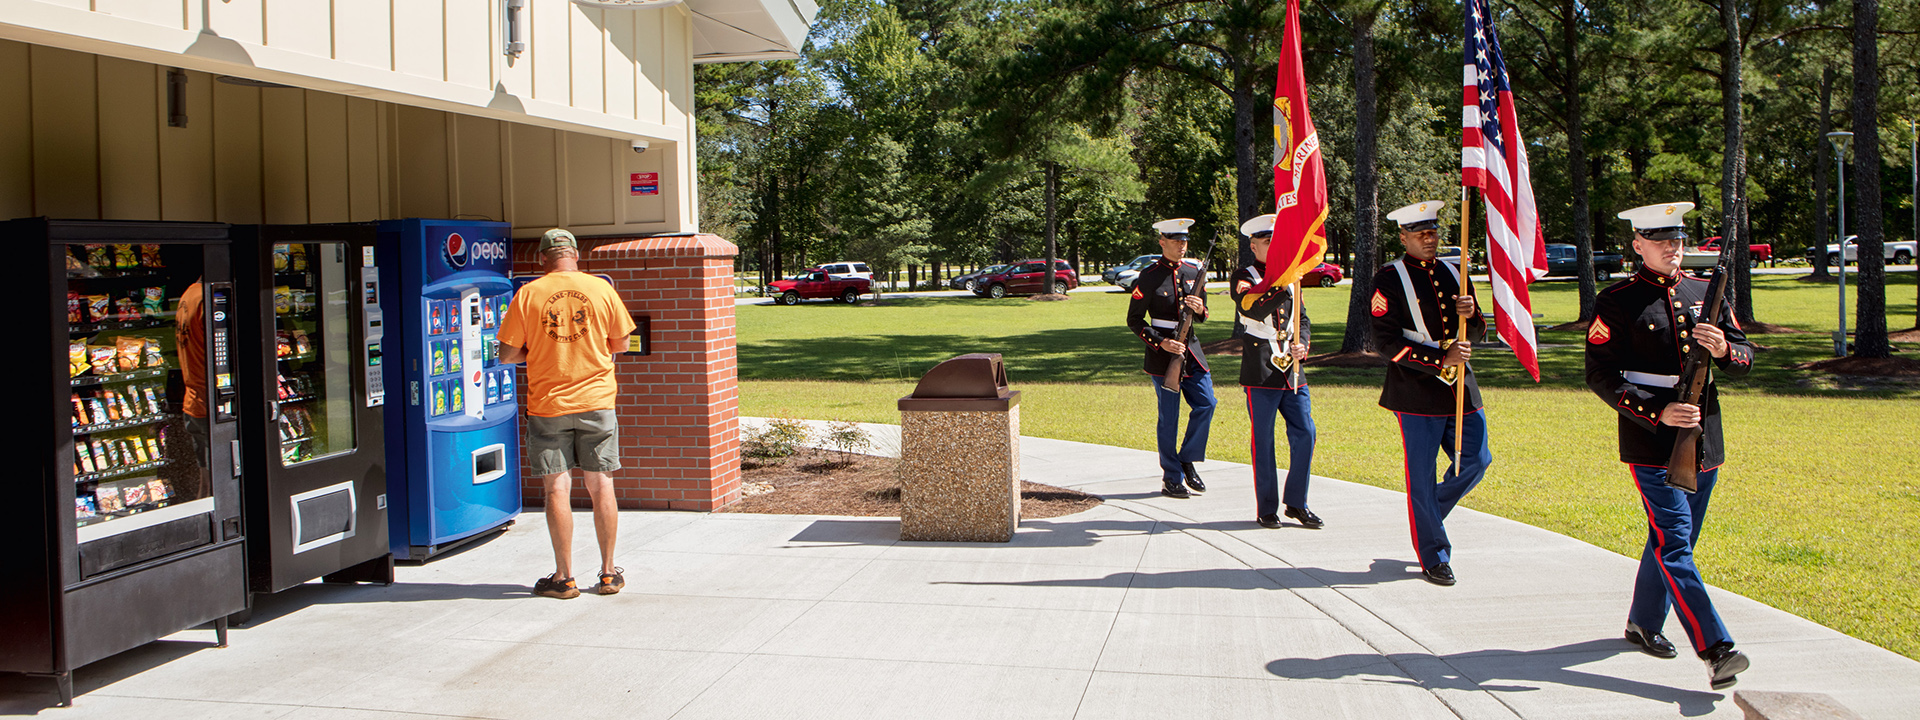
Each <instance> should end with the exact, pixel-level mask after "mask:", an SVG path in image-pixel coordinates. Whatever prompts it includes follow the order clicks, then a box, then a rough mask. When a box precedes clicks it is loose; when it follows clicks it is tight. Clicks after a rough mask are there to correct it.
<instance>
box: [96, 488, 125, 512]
mask: <svg viewBox="0 0 1920 720" xmlns="http://www.w3.org/2000/svg"><path fill="white" fill-rule="evenodd" d="M93 497H94V499H95V500H98V501H99V507H100V512H103V513H110V512H120V511H121V510H125V509H126V507H127V506H126V505H125V504H122V503H121V502H120V488H117V487H112V486H109V485H102V486H100V487H97V488H94V489H93Z"/></svg>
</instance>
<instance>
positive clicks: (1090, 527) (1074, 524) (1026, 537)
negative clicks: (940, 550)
mask: <svg viewBox="0 0 1920 720" xmlns="http://www.w3.org/2000/svg"><path fill="white" fill-rule="evenodd" d="M1158 524H1159V523H1156V522H1155V521H1152V520H1071V521H1065V522H1060V521H1056V520H1022V521H1021V522H1020V530H1019V532H1016V533H1014V534H1013V540H1012V541H1011V542H1003V543H999V542H918V541H902V540H901V539H900V520H899V519H898V518H874V519H872V520H815V521H813V522H812V523H810V524H808V525H807V527H806V528H805V529H803V530H801V531H800V532H799V533H796V534H795V535H794V536H793V537H792V538H789V539H788V540H789V541H790V542H804V543H815V544H832V545H904V546H908V547H977V548H1013V547H1043V548H1044V547H1089V546H1092V545H1094V544H1097V543H1099V542H1100V541H1101V540H1102V539H1105V538H1112V537H1118V536H1124V535H1146V534H1148V533H1151V532H1153V531H1154V527H1155V526H1156V525H1158Z"/></svg>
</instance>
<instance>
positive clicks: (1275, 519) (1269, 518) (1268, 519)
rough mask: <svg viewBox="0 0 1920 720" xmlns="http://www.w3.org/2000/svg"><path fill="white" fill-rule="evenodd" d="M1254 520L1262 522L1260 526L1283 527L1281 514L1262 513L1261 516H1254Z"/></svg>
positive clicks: (1269, 527)
mask: <svg viewBox="0 0 1920 720" xmlns="http://www.w3.org/2000/svg"><path fill="white" fill-rule="evenodd" d="M1253 521H1254V522H1257V523H1260V527H1263V528H1268V529H1275V528H1279V527H1282V526H1281V524H1280V516H1279V515H1261V516H1260V517H1257V518H1254V519H1253Z"/></svg>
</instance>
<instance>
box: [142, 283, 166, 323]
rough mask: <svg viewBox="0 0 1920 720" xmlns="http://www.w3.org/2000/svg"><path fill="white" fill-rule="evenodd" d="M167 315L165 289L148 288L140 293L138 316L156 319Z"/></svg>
mask: <svg viewBox="0 0 1920 720" xmlns="http://www.w3.org/2000/svg"><path fill="white" fill-rule="evenodd" d="M166 314H167V289H166V288H157V287H150V288H147V289H145V290H142V291H141V295H140V316H141V317H146V318H157V317H161V316H163V315H166Z"/></svg>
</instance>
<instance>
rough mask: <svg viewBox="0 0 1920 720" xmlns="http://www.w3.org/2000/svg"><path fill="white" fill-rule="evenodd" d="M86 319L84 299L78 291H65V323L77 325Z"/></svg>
mask: <svg viewBox="0 0 1920 720" xmlns="http://www.w3.org/2000/svg"><path fill="white" fill-rule="evenodd" d="M86 321H87V305H86V301H84V300H81V299H80V293H77V292H74V291H72V290H68V291H67V324H69V325H78V324H80V323H83V322H86Z"/></svg>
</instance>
